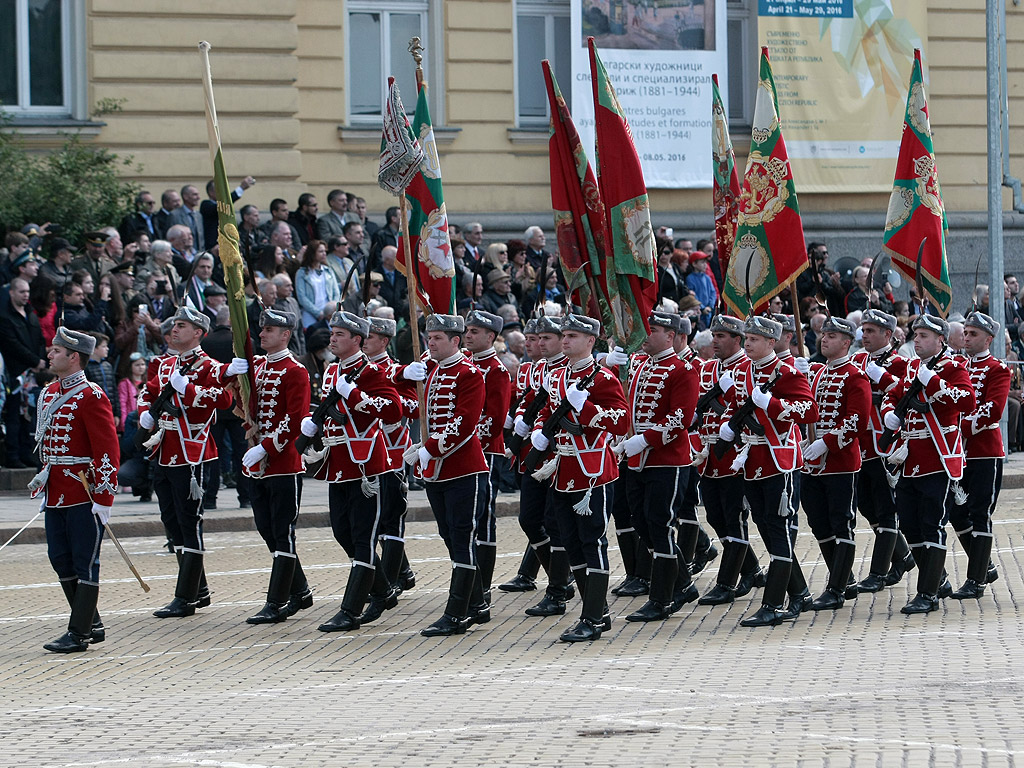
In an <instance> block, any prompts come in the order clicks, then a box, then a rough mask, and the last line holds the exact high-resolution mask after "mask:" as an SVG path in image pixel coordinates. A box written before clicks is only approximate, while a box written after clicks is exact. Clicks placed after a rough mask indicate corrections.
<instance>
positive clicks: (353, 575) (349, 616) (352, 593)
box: [317, 565, 377, 632]
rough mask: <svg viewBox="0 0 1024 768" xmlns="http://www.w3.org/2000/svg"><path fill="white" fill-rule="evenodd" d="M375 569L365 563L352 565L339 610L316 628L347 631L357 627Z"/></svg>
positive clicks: (324, 630) (327, 630)
mask: <svg viewBox="0 0 1024 768" xmlns="http://www.w3.org/2000/svg"><path fill="white" fill-rule="evenodd" d="M376 570H377V569H376V568H370V567H368V566H365V565H353V566H352V570H351V571H350V572H349V574H348V584H347V585H346V586H345V597H343V598H342V600H341V610H340V611H338V612H337V613H336V614H335V615H334V616H333V617H332V618H331V620H330V621H327V622H324V623H323V624H321V625H320V626H319V627H317V629H319V630H320V631H321V632H348V631H349V630H352V629H359V616H360V614H362V612H363V604H364V603H366V596H367V595H368V594H370V589H371V587H372V586H373V579H374V576H375V575H376Z"/></svg>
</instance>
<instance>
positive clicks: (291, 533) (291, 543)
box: [288, 475, 299, 557]
mask: <svg viewBox="0 0 1024 768" xmlns="http://www.w3.org/2000/svg"><path fill="white" fill-rule="evenodd" d="M292 492H293V493H294V494H295V516H294V517H293V518H292V521H291V523H290V524H289V525H288V548H289V550H290V552H291V553H292V556H293V557H294V556H295V552H296V550H295V525H296V523H298V522H299V476H298V475H293V476H292Z"/></svg>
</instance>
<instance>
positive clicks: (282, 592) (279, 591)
mask: <svg viewBox="0 0 1024 768" xmlns="http://www.w3.org/2000/svg"><path fill="white" fill-rule="evenodd" d="M294 575H295V558H294V557H288V556H287V555H277V556H276V557H275V558H274V564H273V566H272V567H271V570H270V586H269V587H268V588H267V603H266V605H264V606H263V610H261V611H260V612H259V613H257V614H256V615H255V616H250V617H249V618H248V619H246V620H245V622H246V624H277V623H279V622H282V621H284V620H285V619H287V618H288V616H289V613H288V598H289V594H288V593H289V590H290V589H291V586H292V577H293V576H294Z"/></svg>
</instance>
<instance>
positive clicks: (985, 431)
mask: <svg viewBox="0 0 1024 768" xmlns="http://www.w3.org/2000/svg"><path fill="white" fill-rule="evenodd" d="M967 373H968V375H969V376H970V377H971V385H972V386H973V387H974V396H975V397H974V399H975V401H976V403H977V407H976V408H975V409H974V410H973V411H972V412H970V413H964V414H963V415H962V416H961V419H960V431H961V433H962V434H963V436H964V439H965V440H966V441H967V458H968V459H1001V458H1003V457H1004V456H1006V452H1005V451H1004V450H1003V433H1002V432H1000V430H999V420H1000V418H1002V415H1003V411H1004V410H1006V399H1007V397H1008V396H1009V393H1010V368H1009V366H1008V365H1006V363H1004V362H1003V361H1002V360H998V359H996V358H994V357H993V356H992V353H991V352H985V353H984V354H983V355H978V357H972V358H970V359H969V360H968V362H967Z"/></svg>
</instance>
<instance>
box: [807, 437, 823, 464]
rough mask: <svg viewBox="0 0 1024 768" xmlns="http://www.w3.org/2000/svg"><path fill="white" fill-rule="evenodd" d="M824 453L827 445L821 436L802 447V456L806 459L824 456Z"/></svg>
mask: <svg viewBox="0 0 1024 768" xmlns="http://www.w3.org/2000/svg"><path fill="white" fill-rule="evenodd" d="M826 453H828V446H827V445H825V441H824V440H822V439H821V438H819V439H817V440H815V441H814V442H813V443H811V444H810V445H808V446H807V447H806V448H804V458H805V459H807V460H808V461H814V460H815V459H817V458H819V457H821V456H824V455H825V454H826Z"/></svg>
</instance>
